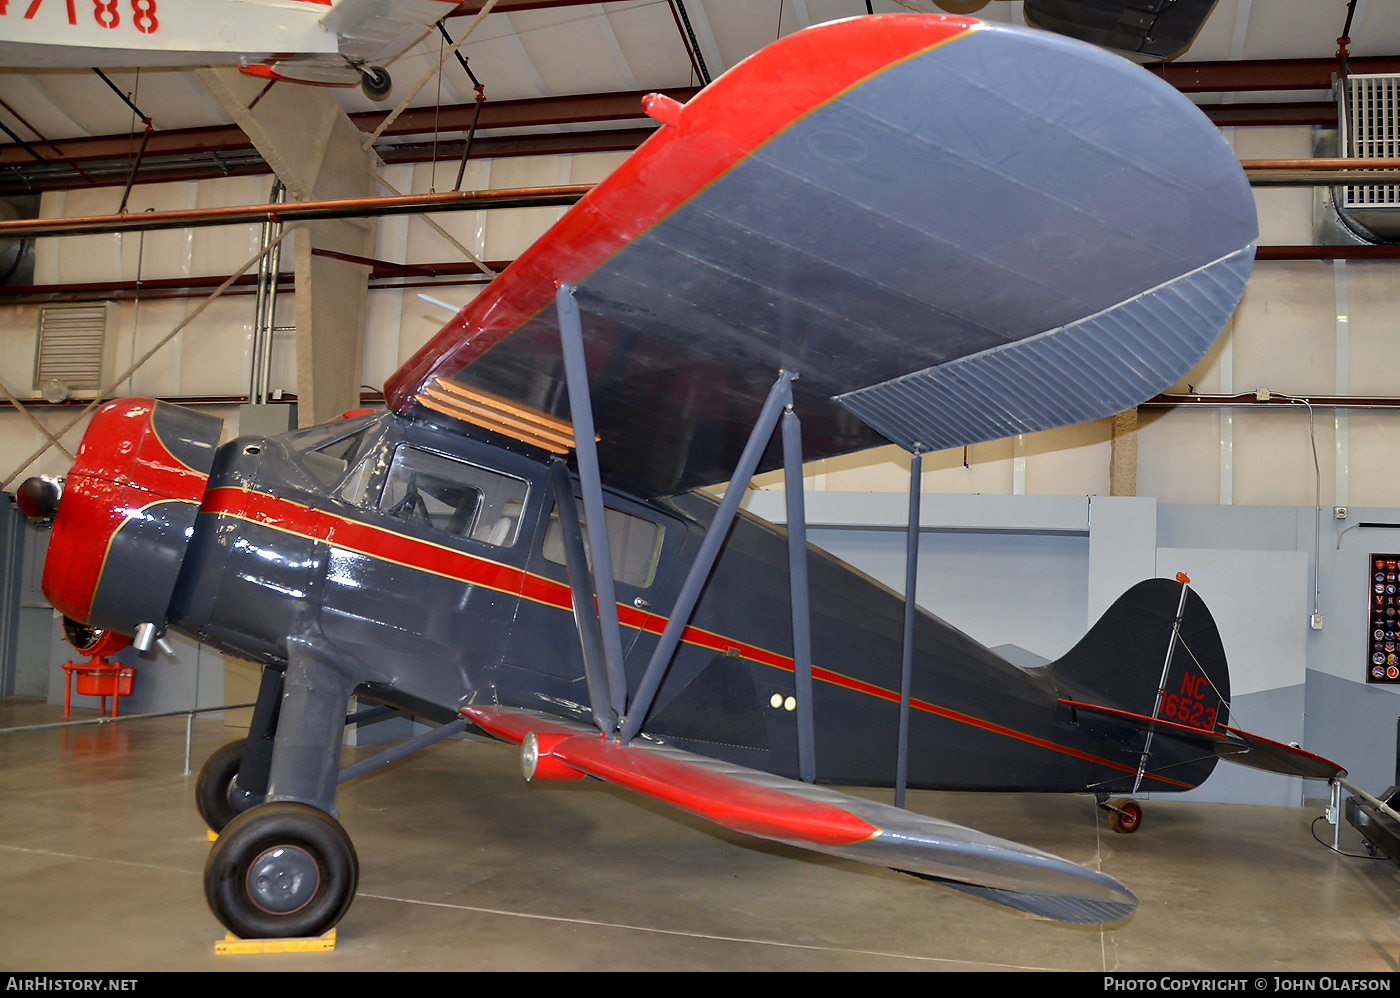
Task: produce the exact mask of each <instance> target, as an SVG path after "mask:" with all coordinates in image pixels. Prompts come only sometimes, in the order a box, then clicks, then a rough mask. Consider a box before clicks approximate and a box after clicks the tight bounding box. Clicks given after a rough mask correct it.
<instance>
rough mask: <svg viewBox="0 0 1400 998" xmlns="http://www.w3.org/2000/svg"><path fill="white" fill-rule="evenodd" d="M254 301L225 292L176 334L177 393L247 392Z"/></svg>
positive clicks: (215, 393) (226, 393) (235, 393)
mask: <svg viewBox="0 0 1400 998" xmlns="http://www.w3.org/2000/svg"><path fill="white" fill-rule="evenodd" d="M253 302H254V297H253V296H252V295H225V296H223V297H221V298H219V299H218V300H217V301H215V302H214V303H213V304H211V305H210V306H209V307H208V308H206V309H205V310H204V312H203V313H202V314H201V315H200V316H199V318H197V319H195V320H194V321H193V322H191V323H190V324H189V325H188V326H186V327H185V329H184V330H183V331H182V332H181V333H180V335H179V337H178V338H179V339H180V341H181V343H180V381H179V390H178V392H177V393H176V394H179V395H244V394H247V392H248V364H249V358H250V353H251V350H252V343H253ZM190 304H191V306H193V305H195V304H198V303H197V302H191V303H190ZM143 307H144V306H143ZM176 321H177V322H178V321H179V320H178V319H177V320H176ZM167 331H168V330H167ZM162 335H164V333H162ZM172 345H173V344H172ZM167 349H168V348H167ZM283 387H285V386H283Z"/></svg>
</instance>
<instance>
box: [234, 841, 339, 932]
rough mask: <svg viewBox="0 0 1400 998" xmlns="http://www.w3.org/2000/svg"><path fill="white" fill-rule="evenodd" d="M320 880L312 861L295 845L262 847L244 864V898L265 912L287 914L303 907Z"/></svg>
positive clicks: (309, 899) (307, 854) (312, 895)
mask: <svg viewBox="0 0 1400 998" xmlns="http://www.w3.org/2000/svg"><path fill="white" fill-rule="evenodd" d="M320 884H321V873H320V870H319V869H318V868H317V866H316V861H315V860H314V859H312V858H311V854H310V853H308V852H307V851H306V850H304V849H300V848H298V847H296V846H273V847H272V848H271V849H265V850H263V852H262V853H260V854H259V855H258V857H257V858H256V859H254V860H253V862H252V864H250V865H249V867H248V878H247V886H248V898H249V900H251V901H252V902H253V904H254V905H255V906H257V907H258V908H259V909H261V910H262V911H265V912H267V913H268V914H269V915H290V914H292V913H294V912H298V911H300V910H301V909H302V908H305V907H306V906H307V905H308V904H310V903H311V899H312V898H314V897H315V896H316V888H317V887H319V886H320Z"/></svg>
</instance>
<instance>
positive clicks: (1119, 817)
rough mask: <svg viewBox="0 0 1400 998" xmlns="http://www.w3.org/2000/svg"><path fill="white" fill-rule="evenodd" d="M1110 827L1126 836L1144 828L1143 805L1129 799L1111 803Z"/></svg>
mask: <svg viewBox="0 0 1400 998" xmlns="http://www.w3.org/2000/svg"><path fill="white" fill-rule="evenodd" d="M1108 827H1109V828H1111V829H1113V830H1114V831H1115V832H1121V833H1122V834H1124V835H1131V834H1133V832H1135V831H1137V830H1138V829H1139V828H1141V827H1142V805H1141V804H1139V803H1138V802H1137V801H1135V800H1129V799H1128V798H1127V797H1119V798H1118V799H1117V800H1111V801H1109V802H1108Z"/></svg>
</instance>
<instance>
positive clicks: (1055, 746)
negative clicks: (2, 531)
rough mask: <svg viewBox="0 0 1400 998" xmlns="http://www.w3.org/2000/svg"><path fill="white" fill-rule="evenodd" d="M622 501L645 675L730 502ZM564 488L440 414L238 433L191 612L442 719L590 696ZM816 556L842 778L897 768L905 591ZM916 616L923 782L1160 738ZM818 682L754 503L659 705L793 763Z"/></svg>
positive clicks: (200, 623)
mask: <svg viewBox="0 0 1400 998" xmlns="http://www.w3.org/2000/svg"><path fill="white" fill-rule="evenodd" d="M482 436H490V435H487V434H483V435H482ZM352 438H353V439H352ZM332 455H333V456H332ZM454 482H455V483H457V485H456V487H455V490H454V486H453V484H452V483H454ZM415 495H416V496H417V498H414V496H415ZM606 503H607V506H608V507H609V514H608V515H609V534H610V547H611V548H612V549H613V562H614V575H615V577H616V586H617V596H618V613H619V618H620V621H621V624H622V635H623V650H624V664H625V668H626V672H627V675H628V680H629V688H630V689H635V688H636V686H637V683H638V682H639V680H640V677H641V674H642V672H643V670H644V668H645V666H646V663H647V661H648V659H649V657H650V655H651V652H652V650H653V648H654V647H655V644H656V641H657V636H658V635H659V634H660V632H661V630H662V629H663V627H664V626H665V623H666V620H667V616H668V612H669V608H670V607H671V606H672V605H673V604H674V602H675V599H676V595H677V592H678V590H679V588H680V586H681V583H682V581H683V579H684V577H685V573H686V570H687V569H688V567H689V565H690V563H691V561H692V560H693V558H694V556H695V553H696V550H697V549H698V547H699V544H700V540H701V538H702V537H703V534H704V531H705V528H706V526H707V525H708V523H709V520H710V518H711V516H712V515H713V512H714V509H715V504H714V502H713V501H711V500H710V499H708V498H706V497H704V496H702V495H700V494H696V493H691V494H686V495H681V496H677V497H674V498H671V499H666V500H661V501H656V502H650V503H646V502H641V501H639V500H637V499H635V498H632V497H628V496H625V495H622V494H620V493H616V492H611V491H610V492H608V493H607V495H606ZM428 505H432V506H435V507H437V508H436V509H435V510H434V509H425V508H423V507H425V506H428ZM467 506H470V509H469V510H468V511H467V512H466V513H465V514H464V513H463V509H464V507H467ZM553 509H554V496H553V493H552V489H551V486H550V482H549V475H548V466H547V464H546V462H545V460H544V456H543V455H541V453H540V452H538V451H535V450H533V449H532V448H529V447H527V446H525V445H519V444H514V443H513V442H510V441H508V440H505V439H504V438H499V437H492V439H491V440H487V439H479V438H478V437H477V436H473V435H466V434H463V433H461V432H460V431H457V430H453V431H449V430H446V429H445V428H443V427H441V426H438V425H436V424H434V423H433V422H430V421H427V420H423V419H408V418H403V417H396V416H379V417H361V418H358V419H354V420H349V421H343V422H340V423H332V424H327V425H325V426H321V427H316V428H313V429H311V430H305V431H298V432H296V433H292V434H287V435H284V436H281V437H273V438H251V437H243V438H239V439H238V440H235V441H233V442H231V443H229V444H226V445H225V446H223V447H222V448H220V450H219V452H218V455H217V457H216V459H215V462H214V466H213V469H212V472H211V475H210V478H209V482H208V486H207V489H206V491H205V493H204V498H203V502H202V505H201V507H200V512H199V515H198V517H197V518H196V521H195V526H194V530H193V533H192V537H191V541H190V545H189V549H188V552H187V554H186V556H185V559H184V562H183V566H182V568H181V572H180V576H179V580H178V582H177V584H176V587H175V591H174V597H173V599H172V601H171V607H170V614H169V618H170V622H171V624H172V626H175V627H177V628H179V629H181V630H183V631H186V632H188V633H190V634H192V635H194V636H196V637H198V638H200V639H201V640H204V641H208V642H211V643H213V644H215V645H217V646H219V647H221V648H224V649H226V650H228V651H230V652H233V653H235V654H238V655H240V656H244V657H248V658H251V659H254V660H257V661H261V662H263V663H265V664H267V665H270V666H274V667H277V668H282V667H284V666H285V665H286V663H287V661H288V640H289V638H290V637H294V636H301V637H304V638H305V637H310V638H313V639H314V640H315V641H317V642H322V643H324V646H325V647H327V648H330V649H333V655H334V657H335V658H336V659H337V660H338V661H339V662H340V663H341V665H340V668H341V671H343V672H344V673H345V674H346V675H348V676H351V677H353V679H354V682H355V685H357V686H358V687H360V688H361V689H364V690H366V691H367V692H369V693H370V694H371V695H373V696H375V697H377V698H380V699H382V700H384V701H386V702H389V703H393V704H396V705H399V706H403V707H405V708H409V709H412V710H414V711H416V712H418V713H419V714H421V715H423V716H425V717H431V718H433V719H435V720H438V721H446V720H449V719H452V718H455V717H456V716H457V711H458V709H459V708H460V707H461V706H464V705H467V704H502V705H508V706H516V707H526V708H531V709H535V710H540V711H544V712H547V713H552V714H556V715H561V716H566V717H570V718H574V719H579V720H587V718H588V717H589V706H588V692H587V686H586V683H585V679H584V666H583V657H582V653H581V651H580V645H579V639H578V634H577V631H576V629H575V625H574V618H573V610H572V604H571V597H570V590H569V585H568V573H567V569H566V565H565V559H564V556H563V553H562V545H561V544H560V542H559V539H558V530H559V528H558V522H557V517H554V516H552V515H551V514H552V510H553ZM809 572H810V576H811V611H812V641H813V648H814V658H815V663H814V676H815V678H816V683H815V695H814V713H815V723H816V738H815V743H816V750H817V774H818V778H819V779H820V780H821V781H823V782H836V783H848V784H872V785H873V784H889V783H891V782H893V779H894V770H895V758H896V747H897V746H896V731H897V711H898V699H899V692H898V691H899V669H900V655H901V640H902V639H901V629H902V620H903V600H902V598H901V597H899V596H898V595H897V594H895V593H893V592H891V591H890V590H888V589H887V588H885V587H884V586H882V585H880V584H879V583H877V582H876V581H874V580H873V579H870V578H869V577H867V576H864V575H862V574H861V573H859V572H857V571H855V570H854V569H852V568H851V567H850V566H848V565H845V564H844V563H842V562H840V561H838V560H837V559H835V558H833V557H832V556H830V555H828V554H826V553H825V552H822V551H820V550H819V549H817V548H809ZM915 633H916V636H915V644H916V651H915V670H914V685H913V707H914V709H913V721H912V723H911V733H910V754H909V758H910V768H909V783H910V785H911V786H916V787H933V788H945V789H980V790H1041V791H1044V790H1062V791H1063V790H1068V791H1076V790H1077V791H1083V790H1086V789H1093V788H1099V787H1103V788H1108V789H1112V788H1115V787H1119V786H1122V785H1126V784H1128V783H1130V782H1131V779H1132V777H1133V775H1134V774H1135V771H1136V767H1137V761H1138V760H1137V755H1136V752H1137V750H1138V749H1140V747H1141V746H1140V741H1137V742H1135V741H1134V739H1133V738H1132V737H1129V736H1128V735H1127V733H1125V732H1123V731H1121V730H1118V729H1113V730H1105V729H1104V728H1103V727H1102V726H1098V727H1096V726H1095V724H1094V723H1093V722H1088V721H1085V720H1083V719H1079V718H1072V717H1071V715H1070V712H1069V711H1068V710H1066V709H1064V708H1063V707H1062V706H1061V705H1058V704H1057V692H1056V688H1055V685H1054V683H1053V682H1052V680H1051V679H1050V677H1049V675H1048V672H1047V671H1046V670H1043V669H1042V670H1032V669H1023V668H1019V667H1017V666H1015V665H1012V664H1010V663H1008V662H1006V661H1004V660H1003V659H1001V658H1000V657H999V656H997V655H996V654H995V653H993V652H991V651H990V650H988V649H987V648H985V647H983V646H982V645H980V644H979V643H977V642H976V641H974V640H972V639H971V638H969V637H967V636H966V635H964V634H962V633H961V632H959V631H957V630H956V629H954V628H952V627H950V626H949V625H947V624H945V623H944V622H942V621H940V620H939V619H937V618H936V617H934V616H933V615H931V614H928V613H926V612H923V611H920V613H919V614H918V618H917V622H916V632H915ZM793 697H794V673H793V663H792V631H791V618H790V615H789V596H788V568H787V540H786V536H785V533H784V532H783V531H782V530H781V529H780V528H778V527H775V526H773V525H771V524H768V523H766V522H764V521H761V520H758V519H757V518H754V517H748V516H745V517H741V519H740V520H739V521H738V522H737V523H736V524H735V526H734V528H733V530H732V532H731V534H730V537H729V540H728V542H727V544H726V547H725V549H724V553H723V554H722V555H721V557H720V559H719V562H718V563H717V565H716V567H715V569H714V572H713V574H712V575H711V579H710V582H709V584H708V586H707V587H706V590H705V593H704V596H703V597H702V598H701V600H700V603H699V605H698V607H697V609H696V611H695V614H694V616H693V617H692V619H691V621H690V622H689V627H688V628H687V629H686V631H685V633H684V638H683V641H682V644H681V647H680V650H679V651H678V653H677V655H676V657H675V659H674V660H673V662H672V664H671V667H670V669H669V671H668V673H667V675H666V679H665V681H664V682H663V684H662V686H661V688H660V691H659V694H658V696H657V698H656V701H655V704H654V706H653V708H652V710H651V712H650V714H649V716H648V720H647V723H646V725H645V727H644V729H643V730H644V732H645V733H646V734H647V735H649V736H651V737H654V738H658V739H662V740H665V741H667V742H669V743H672V744H675V745H677V746H679V747H682V748H685V749H688V750H690V751H694V752H697V753H700V754H704V755H709V756H715V757H719V758H723V759H726V760H729V761H732V762H735V763H738V764H741V765H744V766H748V767H752V768H755V769H761V770H765V771H769V772H773V773H777V774H780V775H785V776H794V775H796V773H797V771H798V758H797V725H796V713H795V711H794V710H793V707H794V700H793ZM1110 727H1111V726H1110ZM1135 746H1136V747H1135ZM1181 775H1185V774H1181ZM1196 782H1199V780H1198V779H1193V780H1189V782H1188V781H1187V780H1185V779H1182V780H1178V779H1174V778H1166V779H1157V780H1151V781H1150V783H1149V786H1150V788H1152V789H1185V788H1187V787H1189V786H1192V785H1194V784H1195V783H1196Z"/></svg>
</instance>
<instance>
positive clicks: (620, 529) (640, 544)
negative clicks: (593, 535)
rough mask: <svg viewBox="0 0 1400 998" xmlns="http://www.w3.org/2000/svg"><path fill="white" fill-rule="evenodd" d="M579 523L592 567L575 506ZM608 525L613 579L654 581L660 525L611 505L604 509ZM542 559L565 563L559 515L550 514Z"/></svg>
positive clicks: (643, 584) (635, 582) (644, 583)
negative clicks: (543, 557)
mask: <svg viewBox="0 0 1400 998" xmlns="http://www.w3.org/2000/svg"><path fill="white" fill-rule="evenodd" d="M579 506H580V509H579V522H580V523H583V524H584V533H583V549H584V551H586V552H588V564H589V567H590V568H591V567H592V565H593V552H592V551H591V550H590V548H589V544H588V529H587V523H586V522H585V521H584V519H583V509H582V506H583V504H582V502H580V503H579ZM604 515H605V517H606V519H607V522H608V551H609V553H610V554H611V555H612V563H613V578H614V579H616V580H617V581H618V582H625V583H627V584H628V585H630V586H641V587H646V586H649V585H651V584H652V583H653V582H654V581H656V566H657V563H658V562H659V561H660V560H661V535H662V530H661V525H660V524H658V523H656V522H654V521H652V520H648V519H646V518H645V517H641V516H633V515H632V514H631V513H624V512H623V511H622V510H620V509H613V508H612V507H611V506H605V507H604ZM543 553H544V556H545V559H546V560H548V561H552V562H554V563H555V564H556V565H564V564H567V561H566V559H565V556H564V528H563V527H562V526H560V524H559V512H558V510H555V511H554V512H553V513H551V514H550V517H549V527H548V528H547V529H546V530H545V533H544V552H543Z"/></svg>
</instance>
